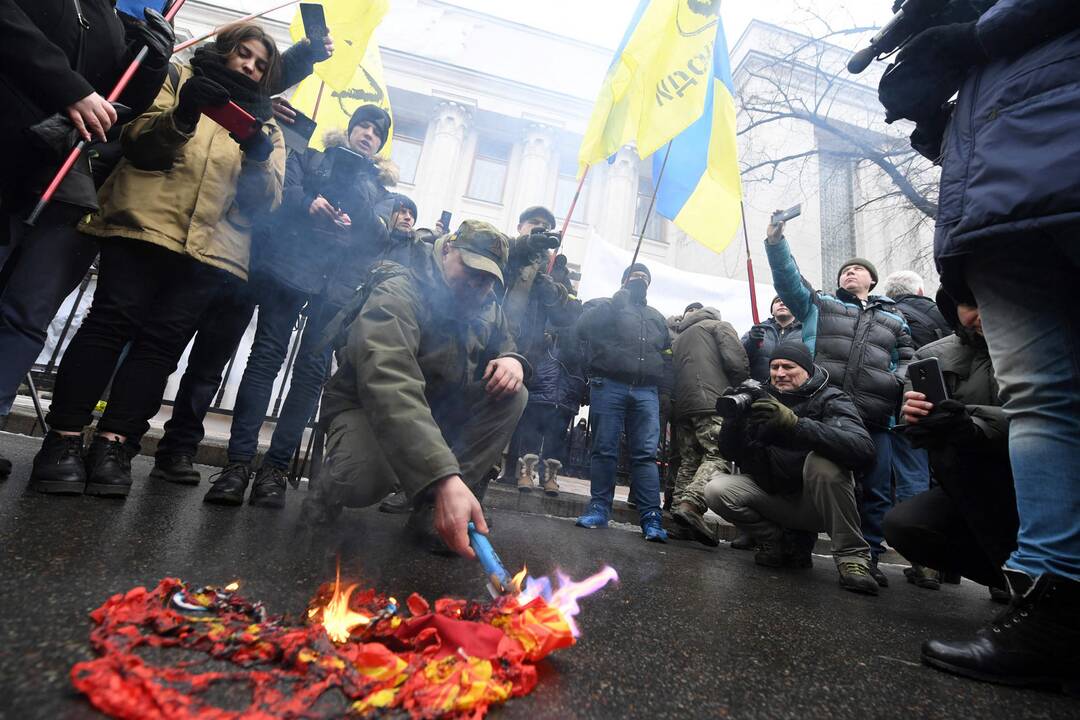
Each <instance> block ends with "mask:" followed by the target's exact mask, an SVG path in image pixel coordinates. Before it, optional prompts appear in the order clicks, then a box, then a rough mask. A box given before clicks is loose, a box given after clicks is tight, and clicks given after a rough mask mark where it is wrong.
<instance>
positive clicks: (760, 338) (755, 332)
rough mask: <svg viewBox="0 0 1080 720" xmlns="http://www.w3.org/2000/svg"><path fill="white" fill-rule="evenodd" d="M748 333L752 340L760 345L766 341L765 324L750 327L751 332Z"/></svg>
mask: <svg viewBox="0 0 1080 720" xmlns="http://www.w3.org/2000/svg"><path fill="white" fill-rule="evenodd" d="M747 335H748V336H749V337H750V339H751V340H753V341H754V342H755V343H757V344H759V345H760V344H761V343H763V342H764V341H765V326H764V325H755V326H754V327H752V328H750V332H749V333H747Z"/></svg>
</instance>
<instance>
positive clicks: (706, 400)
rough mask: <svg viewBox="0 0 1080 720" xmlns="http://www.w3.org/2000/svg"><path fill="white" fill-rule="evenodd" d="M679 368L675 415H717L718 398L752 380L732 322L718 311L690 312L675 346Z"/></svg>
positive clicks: (676, 380)
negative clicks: (723, 393) (749, 378)
mask: <svg viewBox="0 0 1080 720" xmlns="http://www.w3.org/2000/svg"><path fill="white" fill-rule="evenodd" d="M671 354H672V357H673V361H674V367H675V397H674V398H673V401H674V402H673V408H672V416H673V417H674V418H676V419H677V418H683V417H688V416H693V415H706V414H710V415H711V414H713V413H715V412H716V398H718V397H720V393H722V392H724V390H725V389H727V388H729V387H733V386H735V385H738V384H739V383H741V382H742V381H744V380H746V379H747V378H748V377H749V369H748V367H747V361H746V352H745V351H744V350H743V348H742V344H741V343H740V342H739V336H738V335H736V334H735V328H733V327H732V326H731V323H728V322H724V321H723V320H721V319H720V311H719V310H717V309H716V308H711V307H707V308H702V309H701V310H694V311H693V312H689V313H687V314H686V315H685V316H684V317H683V319H682V322H681V323H680V324H679V334H678V336H677V337H676V338H675V342H674V343H672V345H671Z"/></svg>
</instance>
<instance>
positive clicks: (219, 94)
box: [173, 75, 229, 129]
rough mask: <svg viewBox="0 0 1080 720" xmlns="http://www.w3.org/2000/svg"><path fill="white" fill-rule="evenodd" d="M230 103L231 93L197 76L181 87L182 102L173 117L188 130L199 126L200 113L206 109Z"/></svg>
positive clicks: (179, 102)
mask: <svg viewBox="0 0 1080 720" xmlns="http://www.w3.org/2000/svg"><path fill="white" fill-rule="evenodd" d="M227 102H229V91H228V90H226V89H225V88H224V87H222V86H221V85H220V84H218V83H216V82H214V81H213V80H211V79H210V78H208V77H205V76H203V75H196V76H195V77H193V78H190V79H189V80H188V81H187V82H186V83H184V84H183V85H181V86H180V100H179V101H178V102H177V104H176V109H175V110H173V117H175V118H176V119H178V120H180V121H181V122H182V123H183V124H184V125H185V126H186V127H187V128H189V129H191V128H194V127H195V126H196V125H198V124H199V111H200V110H202V108H204V107H216V106H220V105H224V104H225V103H227Z"/></svg>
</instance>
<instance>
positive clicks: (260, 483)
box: [248, 464, 287, 508]
mask: <svg viewBox="0 0 1080 720" xmlns="http://www.w3.org/2000/svg"><path fill="white" fill-rule="evenodd" d="M286 474H287V473H286V471H285V470H283V469H282V468H278V467H274V466H273V465H266V464H264V465H263V466H262V467H260V468H259V472H257V473H255V483H254V484H253V485H252V486H251V497H249V498H248V505H258V506H260V507H268V508H283V507H285V475H286Z"/></svg>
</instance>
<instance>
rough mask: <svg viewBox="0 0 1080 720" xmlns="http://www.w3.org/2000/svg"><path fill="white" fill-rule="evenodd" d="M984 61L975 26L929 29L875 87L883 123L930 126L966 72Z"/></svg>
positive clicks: (906, 48)
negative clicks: (904, 120) (906, 121)
mask: <svg viewBox="0 0 1080 720" xmlns="http://www.w3.org/2000/svg"><path fill="white" fill-rule="evenodd" d="M986 59H987V57H986V53H985V52H984V51H983V48H982V45H981V44H980V43H979V38H978V35H977V34H976V32H975V23H974V22H968V23H954V24H952V25H939V26H937V27H932V28H929V29H927V30H924V31H923V32H921V33H919V34H918V35H916V36H915V38H914V39H913V40H912V41H911V42H909V43H908V44H907V45H905V46H904V48H903V49H902V50H901V51H900V53H899V54H898V55H897V60H896V62H895V63H893V64H892V65H890V66H889V67H888V69H886V71H885V74H884V75H882V77H881V82H880V83H878V100H880V101H881V104H882V105H883V106H884V107H885V111H886V112H885V122H888V123H891V122H894V121H895V120H898V119H900V118H908V119H909V120H914V121H915V122H916V123H933V122H934V120H935V118H936V117H937V116H939V115H940V113H941V107H942V105H944V104H945V102H946V101H947V100H948V99H949V98H950V97H952V96H953V94H954V93H955V92H956V91H957V90H958V89H959V88H960V83H961V82H963V79H964V75H965V74H966V73H967V70H968V68H969V67H970V66H971V65H974V64H976V63H979V62H983V61H985V60H986Z"/></svg>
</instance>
